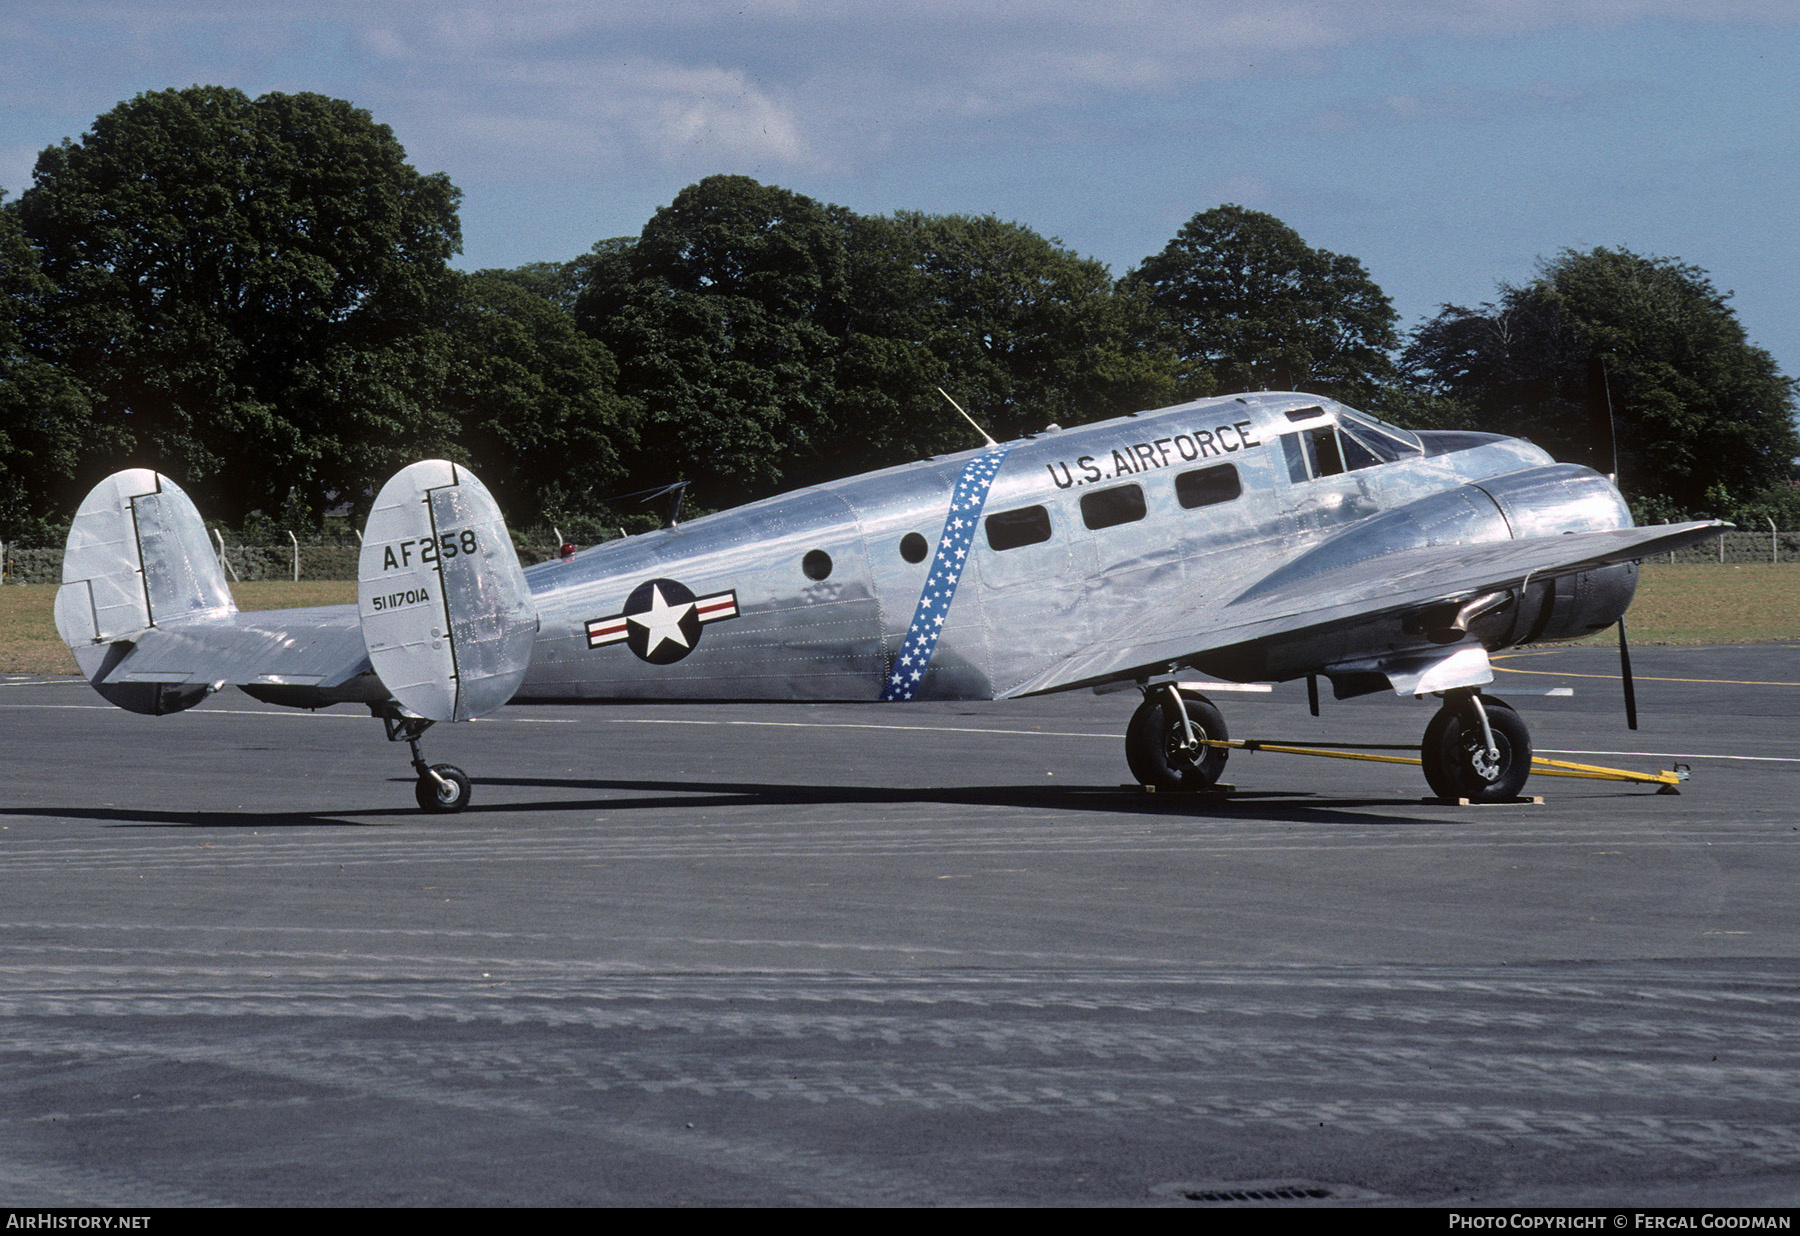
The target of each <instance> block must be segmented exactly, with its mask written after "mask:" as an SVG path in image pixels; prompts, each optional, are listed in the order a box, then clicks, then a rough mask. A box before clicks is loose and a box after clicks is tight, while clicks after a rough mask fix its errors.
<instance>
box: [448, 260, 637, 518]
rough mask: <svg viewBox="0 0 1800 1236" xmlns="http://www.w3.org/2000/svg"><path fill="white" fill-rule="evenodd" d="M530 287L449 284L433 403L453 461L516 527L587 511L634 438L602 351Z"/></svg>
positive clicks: (472, 279) (464, 280)
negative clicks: (440, 373) (448, 435)
mask: <svg viewBox="0 0 1800 1236" xmlns="http://www.w3.org/2000/svg"><path fill="white" fill-rule="evenodd" d="M530 273H531V274H536V273H537V272H536V271H535V270H534V271H532V272H530ZM541 287H542V284H541V283H540V282H539V281H537V280H535V279H534V278H530V277H528V278H525V279H518V278H514V277H511V275H510V274H509V272H493V271H483V272H479V273H477V274H474V275H466V276H462V277H461V278H460V279H459V280H458V288H457V295H456V300H455V308H454V309H453V310H452V312H451V315H450V319H449V322H448V325H447V330H446V336H447V338H446V348H447V355H448V362H447V365H446V381H445V387H444V391H443V394H442V396H441V399H440V401H439V402H440V406H441V407H442V408H443V410H444V411H445V412H446V413H447V414H448V415H450V416H451V417H452V418H454V420H455V424H456V431H455V433H456V440H457V443H458V449H459V452H460V456H461V457H462V458H464V459H465V460H466V461H467V462H468V463H469V464H470V466H471V467H473V468H474V469H475V472H476V474H477V475H478V476H480V477H481V478H482V480H483V482H484V483H486V485H487V486H488V488H490V489H491V490H493V492H494V496H495V497H496V498H497V499H498V500H499V502H500V507H501V509H502V510H503V511H505V512H506V515H507V518H508V519H509V520H510V521H512V522H513V523H514V524H515V525H516V526H518V527H526V526H529V525H530V524H532V523H533V522H535V521H537V520H540V519H559V518H563V517H565V516H567V515H570V514H577V513H579V514H594V513H595V511H594V507H595V505H596V504H597V503H598V502H599V500H600V499H602V498H604V497H605V496H606V495H607V494H609V493H612V492H615V491H616V490H617V489H619V488H620V486H621V482H622V481H623V479H624V475H625V472H624V459H625V457H626V455H627V454H628V453H629V452H630V451H631V450H632V448H633V447H634V446H635V445H636V440H637V435H636V424H635V422H636V407H635V405H634V404H633V403H631V401H629V400H626V399H623V398H621V397H620V396H619V395H618V394H616V393H615V383H616V380H617V375H618V367H617V365H616V364H615V363H614V362H613V358H612V354H611V353H610V352H608V351H607V350H606V348H605V346H604V345H602V344H601V343H599V342H598V341H596V340H593V339H590V338H588V337H587V336H586V335H584V334H582V333H581V332H580V331H578V330H576V328H575V323H574V320H573V318H572V317H571V316H570V314H569V313H568V312H567V311H565V310H564V309H563V308H561V307H559V306H558V304H557V303H556V301H555V300H554V299H552V296H553V295H555V289H554V287H552V288H551V289H550V294H549V295H546V294H545V292H544V291H541V290H535V289H538V288H541Z"/></svg>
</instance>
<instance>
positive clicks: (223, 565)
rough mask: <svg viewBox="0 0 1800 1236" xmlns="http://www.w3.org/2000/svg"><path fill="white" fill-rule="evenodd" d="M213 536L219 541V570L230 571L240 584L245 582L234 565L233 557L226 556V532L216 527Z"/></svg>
mask: <svg viewBox="0 0 1800 1236" xmlns="http://www.w3.org/2000/svg"><path fill="white" fill-rule="evenodd" d="M213 536H215V537H217V538H218V541H219V570H221V571H230V572H231V578H232V579H234V580H237V582H238V583H240V584H241V583H243V582H244V581H243V580H242V579H240V578H239V577H238V573H237V568H236V567H234V566H232V565H231V559H229V558H227V557H226V556H225V534H224V533H223V532H221V531H219V530H218V529H217V528H214V529H213Z"/></svg>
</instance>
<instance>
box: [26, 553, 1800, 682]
mask: <svg viewBox="0 0 1800 1236" xmlns="http://www.w3.org/2000/svg"><path fill="white" fill-rule="evenodd" d="M231 591H232V595H233V596H235V597H236V598H237V603H238V608H239V609H245V610H253V609H287V608H290V607H292V606H297V605H347V604H354V603H355V601H356V584H355V583H354V582H353V581H350V580H302V581H301V582H299V583H297V584H296V583H288V582H284V581H279V580H274V581H263V582H258V583H248V584H233V585H232V588H231ZM55 596H56V586H55V585H54V584H24V585H18V586H10V585H9V586H8V587H5V588H0V673H9V674H73V673H76V672H77V671H76V668H75V658H74V657H72V656H71V655H69V650H68V649H67V648H65V647H63V642H62V640H60V639H58V638H57V635H56V627H55V624H54V623H53V622H52V620H51V616H50V614H51V604H52V602H53V601H54V599H55ZM1626 622H1627V626H1628V627H1629V628H1630V631H1631V640H1632V642H1633V643H1635V644H1751V643H1767V642H1772V641H1776V640H1800V563H1786V562H1784V563H1782V564H1780V565H1779V566H1777V565H1772V564H1746V565H1734V564H1727V565H1724V566H1719V565H1715V564H1711V563H1693V564H1688V563H1680V564H1677V565H1675V566H1669V565H1667V564H1661V565H1658V564H1653V563H1646V564H1645V566H1644V570H1643V575H1642V578H1641V579H1640V581H1639V584H1638V592H1637V601H1636V602H1635V603H1634V604H1633V605H1632V607H1631V613H1630V614H1629V615H1628V616H1627V619H1626ZM1615 638H1616V637H1615V636H1614V635H1613V634H1612V633H1611V632H1610V631H1609V632H1604V633H1602V634H1600V635H1595V636H1591V637H1590V639H1589V640H1588V641H1586V642H1593V643H1611V642H1612V641H1613V640H1614V639H1615Z"/></svg>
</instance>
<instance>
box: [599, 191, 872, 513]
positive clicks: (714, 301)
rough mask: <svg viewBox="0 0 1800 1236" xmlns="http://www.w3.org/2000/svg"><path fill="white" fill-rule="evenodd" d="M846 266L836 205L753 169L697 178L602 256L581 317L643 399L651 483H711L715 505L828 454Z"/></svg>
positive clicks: (637, 468) (640, 469)
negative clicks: (825, 440) (796, 463)
mask: <svg viewBox="0 0 1800 1236" xmlns="http://www.w3.org/2000/svg"><path fill="white" fill-rule="evenodd" d="M844 272H845V256H844V240H843V235H842V233H841V232H840V231H839V229H838V228H837V227H836V226H835V224H834V223H833V222H832V219H831V217H830V215H829V214H828V213H827V212H826V210H825V208H824V207H822V206H820V205H819V204H818V203H817V202H814V201H813V200H812V199H811V198H807V197H803V196H801V195H800V194H797V193H790V192H788V191H787V190H785V189H779V188H775V187H773V186H770V185H763V184H759V183H757V182H756V181H754V180H752V179H750V178H749V177H746V176H711V177H708V178H707V179H705V180H703V181H701V182H699V183H698V184H694V185H690V186H689V187H688V188H686V189H683V190H682V191H681V193H679V194H678V195H676V198H675V200H674V201H673V202H672V203H670V204H669V205H668V206H664V207H663V208H661V209H660V210H658V211H657V212H656V214H655V216H654V217H652V218H651V220H650V222H649V223H648V224H647V225H646V226H645V228H644V231H643V234H642V236H640V237H639V238H638V240H637V242H636V243H635V244H632V245H630V246H629V247H621V248H619V249H616V250H615V251H613V252H610V253H606V254H601V255H596V258H595V260H593V261H592V262H590V263H589V264H588V269H587V272H586V274H587V286H586V287H585V288H584V289H583V291H582V293H581V296H580V298H579V299H578V301H577V304H576V318H577V321H578V322H579V323H580V324H581V325H582V327H583V328H584V329H585V330H587V331H588V332H589V333H591V334H592V335H593V336H594V337H596V338H598V339H599V340H600V341H601V342H602V343H604V344H605V345H606V346H607V347H608V348H609V349H610V350H611V351H612V353H613V354H614V355H615V356H616V357H617V358H618V363H619V370H620V379H621V387H622V389H623V390H624V391H625V392H626V393H628V394H631V395H633V396H635V397H637V398H639V399H641V400H642V401H643V405H644V421H643V431H642V440H641V446H640V450H639V452H638V453H637V455H636V456H635V457H634V458H633V461H632V462H633V464H634V467H633V472H634V474H635V476H636V477H637V479H638V480H639V481H641V482H643V483H645V484H650V483H658V482H663V481H673V480H676V479H679V478H686V479H689V480H696V481H700V482H702V483H703V486H704V488H705V490H706V494H705V501H706V502H707V503H708V504H709V505H713V504H718V503H724V502H730V501H737V500H740V499H742V498H744V497H747V496H750V495H751V494H753V493H756V492H759V491H766V490H767V489H768V488H770V487H772V486H773V485H774V484H775V483H776V482H778V481H779V480H780V478H781V476H782V475H783V470H784V468H785V467H786V466H787V461H789V460H792V459H796V458H798V459H805V458H807V457H810V456H816V455H817V454H818V452H819V450H820V446H821V439H822V436H823V432H824V430H825V428H826V425H827V417H828V409H829V402H830V395H831V390H832V376H833V364H832V362H833V355H834V351H835V347H834V341H833V328H834V327H836V326H838V325H839V324H840V323H841V320H842V315H843V306H844V302H845V292H846V287H845V283H844Z"/></svg>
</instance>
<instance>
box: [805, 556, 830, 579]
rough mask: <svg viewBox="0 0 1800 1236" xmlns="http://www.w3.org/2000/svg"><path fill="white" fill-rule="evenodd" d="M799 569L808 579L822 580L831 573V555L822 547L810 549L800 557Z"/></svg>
mask: <svg viewBox="0 0 1800 1236" xmlns="http://www.w3.org/2000/svg"><path fill="white" fill-rule="evenodd" d="M800 569H801V570H802V571H804V572H805V573H806V578H808V579H810V580H814V581H817V580H822V579H825V578H827V577H828V576H830V574H831V555H830V554H828V553H826V552H825V551H824V550H822V549H815V550H811V551H809V552H808V553H807V555H806V557H804V558H802V559H800Z"/></svg>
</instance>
